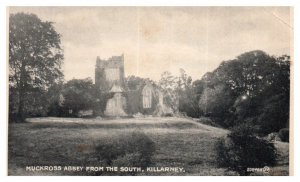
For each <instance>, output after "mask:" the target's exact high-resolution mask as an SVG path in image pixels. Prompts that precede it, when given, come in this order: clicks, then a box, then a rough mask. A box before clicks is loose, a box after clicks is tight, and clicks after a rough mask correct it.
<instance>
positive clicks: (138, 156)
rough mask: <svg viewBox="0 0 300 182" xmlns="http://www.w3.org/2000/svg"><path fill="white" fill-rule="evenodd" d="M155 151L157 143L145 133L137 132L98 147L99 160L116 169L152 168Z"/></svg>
mask: <svg viewBox="0 0 300 182" xmlns="http://www.w3.org/2000/svg"><path fill="white" fill-rule="evenodd" d="M155 150H156V149H155V143H154V142H153V141H152V140H151V139H150V138H149V137H148V136H147V135H145V134H144V133H142V132H136V131H135V132H133V133H131V134H130V135H125V136H122V137H120V138H119V139H118V140H116V141H110V142H108V143H105V142H104V143H101V144H100V145H98V146H96V153H97V156H98V160H99V161H100V162H104V163H106V165H108V166H116V167H121V166H126V167H147V166H150V165H151V164H152V163H153V162H152V156H153V154H154V152H155ZM124 175H126V174H125V173H124ZM127 175H134V173H132V172H130V173H128V174H127Z"/></svg>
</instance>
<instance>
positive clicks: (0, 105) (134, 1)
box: [0, 0, 300, 182]
mask: <svg viewBox="0 0 300 182" xmlns="http://www.w3.org/2000/svg"><path fill="white" fill-rule="evenodd" d="M6 6H294V14H295V16H294V17H295V18H294V25H295V26H294V45H295V46H294V50H295V54H294V57H295V59H294V60H299V52H298V51H297V50H300V49H299V41H297V40H298V38H299V37H298V30H299V23H298V22H299V8H300V7H299V4H297V3H296V1H292V0H281V1H280V0H252V1H249V0H248V1H240V0H231V1H225V0H209V1H196V0H182V1H179V0H173V1H172V2H170V1H168V0H151V1H150V0H145V1H142V0H130V1H128V0H127V1H125V0H109V1H108V0H107V1H100V2H99V1H96V0H81V1H79V0H78V1H76V0H74V1H71V0H51V1H44V2H41V0H1V1H0V17H1V18H0V23H1V34H0V40H1V43H0V46H1V47H0V48H1V49H0V54H1V57H0V60H1V61H0V79H1V80H0V84H1V89H0V96H1V97H0V112H1V114H0V123H1V127H0V129H1V132H0V133H1V137H0V142H1V143H0V144H1V145H0V154H1V165H0V175H1V179H0V180H1V181H15V180H16V181H19V180H22V181H23V180H24V181H41V180H43V181H44V180H46V181H56V180H72V181H82V180H89V181H106V180H109V181H110V180H113V181H114V180H116V181H119V180H122V181H131V182H132V181H141V180H142V181H149V182H150V181H151V182H152V181H157V180H164V181H165V180H170V181H182V180H189V181H190V180H191V181H202V180H203V181H206V180H209V181H215V180H216V181H225V182H226V181H228V182H229V181H241V180H242V181H251V182H252V181H267V180H268V181H269V180H271V181H281V182H282V180H285V181H286V180H287V181H296V180H297V181H300V180H299V172H298V171H299V167H298V165H297V164H299V157H298V156H297V154H298V155H299V154H300V153H299V145H297V142H298V140H299V138H300V137H299V128H300V127H299V124H298V121H299V119H300V118H299V113H300V112H299V111H298V112H297V110H296V109H295V114H294V129H295V131H294V133H295V136H294V138H295V143H294V144H295V145H294V148H295V150H294V154H296V155H295V156H294V159H295V163H294V175H295V176H294V177H191V176H190V177H88V179H86V177H6V175H7V174H6V172H7V164H6V163H7V155H6V153H7V130H6V129H7V125H6V119H7V118H6V116H7V114H6V113H7V98H6V93H7V88H6V80H7V74H6V66H7V65H6V44H7V42H6ZM294 63H295V64H294V65H295V67H294V70H295V75H294V93H295V95H294V108H299V107H298V106H299V103H300V100H299V97H298V95H297V93H300V90H299V78H300V75H299V74H300V73H299V70H300V68H299V62H297V61H294ZM297 172H298V173H297Z"/></svg>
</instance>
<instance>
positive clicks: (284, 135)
mask: <svg viewBox="0 0 300 182" xmlns="http://www.w3.org/2000/svg"><path fill="white" fill-rule="evenodd" d="M278 135H279V138H280V139H281V141H283V142H289V136H290V135H289V129H288V128H283V129H281V130H279V133H278Z"/></svg>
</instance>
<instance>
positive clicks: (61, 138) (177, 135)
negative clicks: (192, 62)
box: [8, 117, 286, 175]
mask: <svg viewBox="0 0 300 182" xmlns="http://www.w3.org/2000/svg"><path fill="white" fill-rule="evenodd" d="M137 132H138V133H140V134H142V136H145V137H147V138H149V140H151V141H153V143H154V145H155V150H154V153H153V155H152V163H151V164H149V165H150V166H155V167H172V166H173V167H182V168H184V170H185V172H184V173H170V172H160V173H151V172H140V173H136V174H135V175H230V174H233V175H234V173H228V172H226V171H225V169H222V168H218V167H217V163H216V161H215V158H216V153H215V150H214V145H215V142H216V141H217V140H218V139H219V138H220V137H223V136H225V135H226V134H227V133H228V131H227V130H224V129H220V128H215V127H212V126H208V125H204V124H201V123H197V122H195V121H192V120H190V119H184V118H156V117H153V118H151V117H149V118H136V119H134V118H133V119H118V120H100V119H78V118H34V119H29V120H28V123H21V124H15V123H11V124H10V125H9V141H8V144H9V146H8V150H9V152H8V159H9V160H8V173H9V175H120V174H119V173H104V174H95V173H87V172H76V173H74V172H66V171H63V172H62V171H55V172H53V171H52V172H49V171H39V172H28V171H26V170H25V167H26V166H37V165H39V166H49V165H51V166H55V165H58V166H106V165H107V163H105V161H104V160H102V159H103V157H102V156H100V157H99V146H102V148H101V150H107V151H112V150H124V146H126V145H135V144H134V143H135V142H133V144H132V143H130V141H132V140H134V137H135V136H136V137H139V136H137V135H133V133H137ZM128 140H130V141H128ZM124 143H125V144H124ZM136 143H138V140H137V142H136ZM119 146H120V147H119ZM105 147H106V148H105ZM118 147H119V148H118ZM126 150H127V149H126ZM100 152H101V151H100ZM107 153H108V152H107ZM134 155H135V154H130V155H129V158H130V156H134ZM101 157H102V158H101ZM122 157H123V158H118V159H116V160H114V161H113V162H112V165H115V164H122V161H126V160H129V159H128V158H126V157H128V155H127V156H122ZM120 161H121V163H120ZM125 164H126V163H125ZM285 165H286V164H285ZM121 175H122V174H121Z"/></svg>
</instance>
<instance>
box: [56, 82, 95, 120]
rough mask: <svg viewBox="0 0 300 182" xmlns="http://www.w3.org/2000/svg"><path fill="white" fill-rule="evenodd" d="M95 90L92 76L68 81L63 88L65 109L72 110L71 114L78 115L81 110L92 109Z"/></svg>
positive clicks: (63, 105)
mask: <svg viewBox="0 0 300 182" xmlns="http://www.w3.org/2000/svg"><path fill="white" fill-rule="evenodd" d="M93 92H94V84H93V81H92V79H91V78H86V79H72V80H70V81H68V82H67V83H66V84H65V85H64V86H63V90H62V95H63V97H64V99H63V100H64V101H63V103H62V107H63V110H65V111H67V112H69V111H72V112H71V113H69V114H70V115H73V116H76V115H77V114H78V112H79V111H80V110H88V109H92V107H93V105H94V104H93V103H94V101H95V99H94V95H93Z"/></svg>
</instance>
